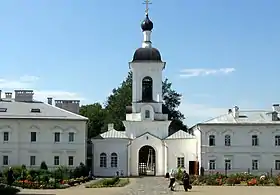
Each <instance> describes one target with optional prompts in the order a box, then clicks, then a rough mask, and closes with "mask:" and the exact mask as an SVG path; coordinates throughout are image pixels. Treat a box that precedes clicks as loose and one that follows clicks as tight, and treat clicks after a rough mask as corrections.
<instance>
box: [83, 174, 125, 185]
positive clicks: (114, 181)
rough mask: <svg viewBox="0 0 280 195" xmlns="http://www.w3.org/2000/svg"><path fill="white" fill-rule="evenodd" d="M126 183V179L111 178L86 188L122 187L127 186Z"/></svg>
mask: <svg viewBox="0 0 280 195" xmlns="http://www.w3.org/2000/svg"><path fill="white" fill-rule="evenodd" d="M122 180H124V181H122ZM121 181H122V182H121ZM128 183H129V180H128V179H120V178H119V177H113V178H108V179H101V180H100V181H97V182H95V183H93V184H90V185H87V186H86V188H104V187H122V186H125V185H127V184H128Z"/></svg>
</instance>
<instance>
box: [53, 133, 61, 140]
mask: <svg viewBox="0 0 280 195" xmlns="http://www.w3.org/2000/svg"><path fill="white" fill-rule="evenodd" d="M54 142H60V133H59V132H56V133H54Z"/></svg>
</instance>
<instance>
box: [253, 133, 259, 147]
mask: <svg viewBox="0 0 280 195" xmlns="http://www.w3.org/2000/svg"><path fill="white" fill-rule="evenodd" d="M258 145H259V138H258V136H257V135H252V146H258Z"/></svg>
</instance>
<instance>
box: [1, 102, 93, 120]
mask: <svg viewBox="0 0 280 195" xmlns="http://www.w3.org/2000/svg"><path fill="white" fill-rule="evenodd" d="M31 109H36V110H37V111H38V110H39V112H31ZM8 118H15V119H21V118H22V119H23V118H24V119H69V120H87V119H88V118H86V117H83V116H81V115H78V114H75V113H72V112H69V111H67V110H64V109H61V108H58V107H55V106H53V105H49V104H46V103H43V102H39V101H31V102H17V101H14V100H9V101H0V119H8Z"/></svg>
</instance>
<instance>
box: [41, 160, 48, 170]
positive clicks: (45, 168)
mask: <svg viewBox="0 0 280 195" xmlns="http://www.w3.org/2000/svg"><path fill="white" fill-rule="evenodd" d="M40 169H42V170H48V166H47V164H46V162H45V161H42V162H41V165H40Z"/></svg>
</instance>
